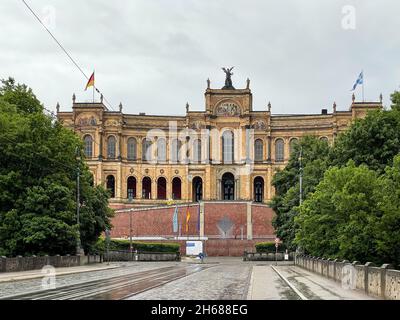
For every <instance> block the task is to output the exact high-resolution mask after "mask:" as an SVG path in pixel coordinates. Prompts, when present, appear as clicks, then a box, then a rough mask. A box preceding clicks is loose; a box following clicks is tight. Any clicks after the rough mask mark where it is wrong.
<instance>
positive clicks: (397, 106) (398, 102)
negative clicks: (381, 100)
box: [390, 91, 400, 111]
mask: <svg viewBox="0 0 400 320" xmlns="http://www.w3.org/2000/svg"><path fill="white" fill-rule="evenodd" d="M390 99H391V100H392V110H396V111H400V92H399V91H395V92H393V93H392V94H391V95H390Z"/></svg>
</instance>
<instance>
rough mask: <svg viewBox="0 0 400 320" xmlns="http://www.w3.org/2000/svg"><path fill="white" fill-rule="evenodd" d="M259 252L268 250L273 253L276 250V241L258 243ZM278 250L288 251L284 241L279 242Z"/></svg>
mask: <svg viewBox="0 0 400 320" xmlns="http://www.w3.org/2000/svg"><path fill="white" fill-rule="evenodd" d="M256 250H257V252H267V253H273V252H276V247H275V242H260V243H257V244H256ZM278 251H279V252H282V251H286V246H285V245H284V244H283V243H280V244H279V247H278Z"/></svg>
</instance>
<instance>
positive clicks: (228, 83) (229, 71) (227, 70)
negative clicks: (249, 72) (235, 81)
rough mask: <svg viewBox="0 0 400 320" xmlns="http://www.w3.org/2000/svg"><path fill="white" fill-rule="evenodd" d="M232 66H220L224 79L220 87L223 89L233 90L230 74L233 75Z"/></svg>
mask: <svg viewBox="0 0 400 320" xmlns="http://www.w3.org/2000/svg"><path fill="white" fill-rule="evenodd" d="M233 68H234V67H232V68H222V70H223V71H224V72H225V75H226V79H225V86H224V87H223V88H222V89H223V90H235V88H234V87H233V85H232V76H233V72H232V70H233Z"/></svg>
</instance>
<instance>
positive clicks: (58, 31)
mask: <svg viewBox="0 0 400 320" xmlns="http://www.w3.org/2000/svg"><path fill="white" fill-rule="evenodd" d="M28 2H29V3H30V4H31V5H32V7H33V8H34V9H35V10H36V11H37V12H38V13H39V14H40V15H41V16H42V17H44V16H45V14H46V10H44V9H46V8H49V6H50V8H53V9H54V12H55V14H56V15H55V28H54V29H52V30H53V32H54V34H55V35H56V36H57V37H58V39H59V40H60V41H61V42H62V43H63V44H64V46H65V47H66V48H67V49H68V50H69V51H70V52H71V54H72V55H73V56H74V57H75V58H76V60H77V61H79V63H80V65H81V66H82V67H83V68H84V70H85V71H86V72H87V73H88V74H90V73H91V71H92V70H93V69H95V70H96V83H97V86H98V87H99V88H100V89H101V90H102V91H103V92H104V94H105V96H106V98H107V100H109V101H110V102H111V103H112V104H113V106H114V108H116V107H117V105H118V104H119V102H120V101H122V102H123V104H124V106H125V112H129V113H139V112H147V113H150V114H183V113H184V111H185V108H184V106H185V104H186V101H188V102H189V103H190V104H191V105H192V108H193V109H196V110H202V109H203V108H204V90H205V87H206V82H205V81H206V79H207V78H208V77H210V79H211V81H212V87H216V88H220V87H222V86H223V81H224V74H223V73H222V71H221V70H220V68H221V67H222V66H236V68H235V75H234V77H233V80H234V85H235V86H236V87H238V88H240V87H244V86H245V81H246V78H247V77H249V78H250V79H251V81H252V83H251V87H252V90H253V94H254V109H255V110H263V109H264V108H265V107H266V104H267V102H268V101H269V100H270V101H271V102H272V104H273V112H274V113H318V112H319V111H320V109H321V108H325V107H328V108H330V107H331V105H332V103H333V101H336V102H337V104H338V107H339V109H347V108H348V106H349V104H350V102H351V92H350V91H349V90H350V88H351V86H352V85H353V83H354V81H355V80H356V77H357V76H358V74H359V72H360V70H361V69H364V72H365V82H366V83H365V93H366V99H367V100H377V98H378V96H379V94H380V92H382V93H383V94H384V97H385V101H386V103H387V104H389V102H388V100H389V95H390V93H391V92H392V91H393V90H395V89H398V88H399V84H400V65H399V63H398V56H399V50H400V38H398V37H397V36H396V32H397V30H400V21H399V19H397V17H396V15H395V14H393V13H394V12H398V11H399V9H400V3H399V2H398V1H396V0H383V1H379V2H378V1H375V0H364V1H342V0H335V1H334V0H327V1H323V2H322V1H317V0H309V1H296V0H286V1H280V2H278V1H265V0H253V1H245V0H230V1H198V0H152V1H148V0H135V1H128V0H118V1H113V2H111V1H106V0H97V1H94V0H91V1H89V0H87V1H80V2H74V1H66V0H58V1H51V2H50V1H48V0H47V1H44V0H35V1H33V0H31V1H28ZM345 5H352V6H354V7H355V9H356V18H357V21H356V22H357V25H356V29H355V30H344V29H343V28H342V26H341V21H342V18H343V14H342V8H343V6H345ZM47 11H48V10H47ZM47 13H48V12H47ZM0 36H1V39H2V41H1V42H0V77H1V78H5V77H8V76H13V77H15V78H16V79H17V80H18V81H19V82H24V83H27V84H28V85H29V86H31V87H32V88H33V89H34V91H35V92H36V93H37V95H38V97H39V98H40V99H41V100H42V101H43V102H44V103H45V104H46V106H48V107H50V108H52V109H54V106H55V104H56V103H57V101H59V102H60V103H61V106H62V109H63V110H70V108H71V96H72V93H73V92H75V93H76V95H77V97H78V99H79V100H89V99H91V93H90V92H84V91H83V88H84V87H85V80H84V79H83V77H82V76H81V74H80V73H79V72H78V71H77V70H76V69H75V68H74V66H73V65H72V64H71V63H70V62H69V61H68V59H67V58H66V57H65V56H64V55H63V53H62V52H61V50H60V49H59V48H58V47H57V46H56V45H55V43H54V42H53V41H52V40H51V38H50V37H49V36H48V34H47V33H46V32H45V31H44V30H43V29H42V28H41V26H40V25H39V24H38V23H37V21H35V20H34V18H33V17H32V16H31V14H30V13H29V12H28V11H27V10H26V8H25V7H24V6H23V3H22V1H15V0H5V1H2V2H1V3H0ZM356 95H357V97H358V98H360V99H361V91H358V92H356Z"/></svg>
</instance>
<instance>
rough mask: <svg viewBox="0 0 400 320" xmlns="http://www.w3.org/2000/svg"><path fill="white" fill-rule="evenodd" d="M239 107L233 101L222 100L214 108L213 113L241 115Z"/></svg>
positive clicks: (227, 115)
mask: <svg viewBox="0 0 400 320" xmlns="http://www.w3.org/2000/svg"><path fill="white" fill-rule="evenodd" d="M241 111H242V110H241V108H240V107H239V106H238V105H237V104H236V103H235V102H230V101H229V102H222V103H221V104H219V105H218V106H217V108H216V109H215V115H217V116H222V117H236V116H240V115H241Z"/></svg>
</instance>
